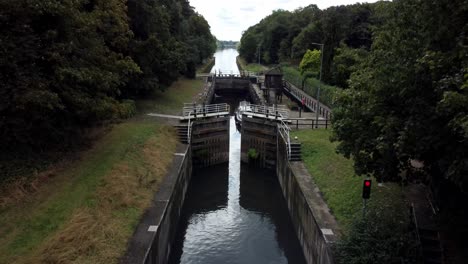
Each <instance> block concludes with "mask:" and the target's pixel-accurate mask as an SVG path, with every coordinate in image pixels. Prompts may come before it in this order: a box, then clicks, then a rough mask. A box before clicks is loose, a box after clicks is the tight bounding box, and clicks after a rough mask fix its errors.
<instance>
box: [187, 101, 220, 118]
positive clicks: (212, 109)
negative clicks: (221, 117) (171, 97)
mask: <svg viewBox="0 0 468 264" xmlns="http://www.w3.org/2000/svg"><path fill="white" fill-rule="evenodd" d="M226 112H227V113H229V105H228V104H226V103H223V104H190V103H185V104H184V108H183V109H182V115H183V117H199V116H200V117H202V116H203V115H207V114H219V113H226Z"/></svg>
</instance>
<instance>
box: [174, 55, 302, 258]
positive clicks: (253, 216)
mask: <svg viewBox="0 0 468 264" xmlns="http://www.w3.org/2000/svg"><path fill="white" fill-rule="evenodd" d="M215 56H216V65H215V67H216V66H218V67H220V68H218V69H221V71H222V72H226V73H228V72H229V73H231V72H232V73H235V72H236V70H237V65H236V63H235V58H236V56H237V51H236V50H234V49H227V50H222V51H217V52H216V54H215ZM237 72H238V70H237ZM232 99H234V100H235V101H236V102H238V101H240V100H241V99H242V98H232ZM240 150H241V134H240V133H239V132H238V131H237V129H236V127H235V121H234V118H233V117H232V118H231V122H230V146H229V162H228V163H225V164H221V165H217V166H212V167H209V168H203V169H195V170H194V172H193V175H192V180H191V183H190V185H189V187H188V190H187V194H186V197H185V203H184V206H183V208H182V213H181V217H180V220H179V224H178V229H177V230H178V231H177V234H176V239H175V242H174V245H173V248H172V250H171V256H170V259H169V263H202V264H211V263H213V264H220V263H233V264H243V263H253V264H262V263H269V264H270V263H271V264H280V263H298V264H301V263H305V260H304V255H303V253H302V250H301V246H300V244H299V241H298V239H297V237H296V235H295V232H294V230H293V227H292V223H291V220H290V217H289V213H288V209H287V205H286V202H285V200H284V198H283V195H282V192H281V189H280V186H279V183H278V180H277V178H276V173H275V171H273V170H267V169H258V168H253V167H252V166H249V165H247V164H243V163H242V162H241V160H240Z"/></svg>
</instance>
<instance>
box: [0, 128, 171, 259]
mask: <svg viewBox="0 0 468 264" xmlns="http://www.w3.org/2000/svg"><path fill="white" fill-rule="evenodd" d="M175 146H176V138H175V137H174V136H173V131H172V129H171V128H168V127H164V126H161V125H158V124H154V123H153V124H151V123H140V122H127V123H123V124H119V125H116V126H115V127H114V128H113V129H112V130H111V131H110V132H109V133H108V134H107V135H105V136H104V137H103V138H102V139H101V140H99V141H98V142H97V143H96V144H95V146H94V147H93V148H92V149H90V150H88V151H86V152H85V153H82V155H80V158H79V159H78V160H75V161H71V162H70V163H68V164H63V165H62V166H63V167H54V168H51V169H49V171H48V172H46V174H43V176H42V181H43V182H42V183H43V184H42V185H41V186H38V187H37V188H35V189H33V188H29V189H30V190H25V189H22V188H21V186H16V188H13V187H11V188H9V189H8V192H6V193H5V192H4V193H2V197H1V198H2V207H1V208H2V209H1V213H0V234H1V235H0V256H1V258H0V263H44V262H45V263H72V262H76V263H112V262H114V263H115V262H116V260H117V258H118V257H119V256H120V255H121V254H122V253H123V252H124V250H125V248H126V243H127V239H128V238H129V237H130V235H131V234H132V233H133V229H134V228H135V226H136V224H137V223H138V220H139V218H140V216H141V214H142V213H143V211H144V209H145V208H146V207H147V206H148V205H149V203H150V201H151V197H152V196H153V194H154V192H155V191H156V190H157V188H158V184H159V183H160V182H161V180H162V178H163V177H164V174H165V172H166V168H167V167H168V165H169V164H170V162H171V160H172V156H173V152H174V151H175Z"/></svg>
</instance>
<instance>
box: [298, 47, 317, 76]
mask: <svg viewBox="0 0 468 264" xmlns="http://www.w3.org/2000/svg"><path fill="white" fill-rule="evenodd" d="M320 55H321V52H320V51H319V50H313V51H312V50H307V52H306V53H305V54H304V57H302V60H301V63H300V64H299V71H300V72H301V74H302V75H304V73H305V72H311V73H312V74H314V75H315V76H316V77H317V78H318V77H319V75H320Z"/></svg>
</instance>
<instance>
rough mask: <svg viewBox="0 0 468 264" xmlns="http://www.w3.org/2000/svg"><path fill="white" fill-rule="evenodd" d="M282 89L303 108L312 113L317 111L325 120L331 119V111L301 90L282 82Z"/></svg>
mask: <svg viewBox="0 0 468 264" xmlns="http://www.w3.org/2000/svg"><path fill="white" fill-rule="evenodd" d="M283 89H284V91H285V92H287V93H289V94H290V95H292V96H293V97H295V98H296V100H297V101H299V102H301V103H302V104H303V105H304V106H306V107H307V108H309V109H310V110H311V111H314V112H317V111H318V113H319V116H321V117H323V118H325V119H330V118H331V113H332V111H331V109H330V108H329V107H327V106H326V105H324V104H322V103H320V104H318V103H317V100H316V99H315V98H314V97H312V96H310V95H308V94H307V93H306V92H304V91H303V90H300V89H299V88H297V87H295V86H294V85H292V84H291V83H290V82H288V81H285V80H283ZM317 108H318V109H317Z"/></svg>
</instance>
